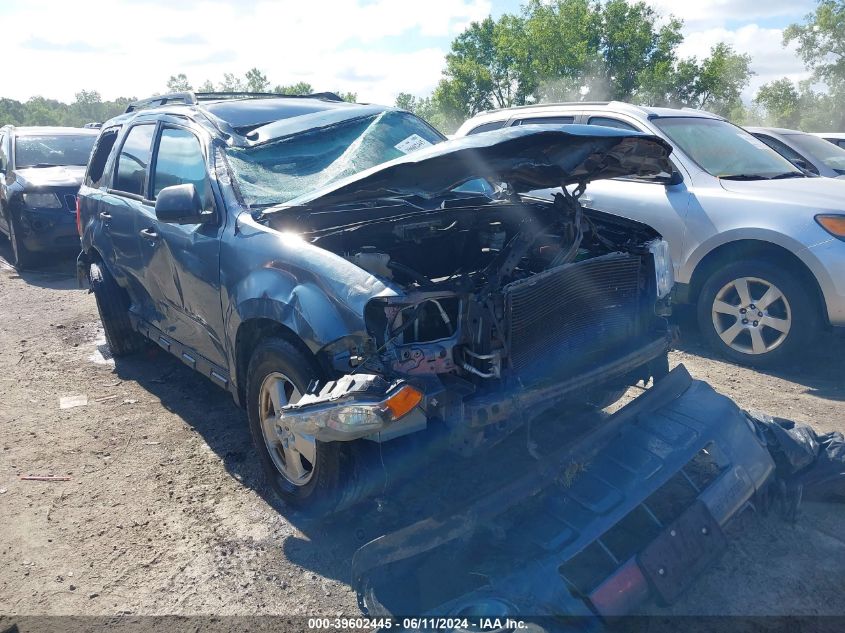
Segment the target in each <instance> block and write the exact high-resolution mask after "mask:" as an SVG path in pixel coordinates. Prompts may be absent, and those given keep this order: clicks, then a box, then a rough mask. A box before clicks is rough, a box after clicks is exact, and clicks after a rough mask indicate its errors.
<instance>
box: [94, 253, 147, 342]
mask: <svg viewBox="0 0 845 633" xmlns="http://www.w3.org/2000/svg"><path fill="white" fill-rule="evenodd" d="M89 275H90V279H91V289H92V290H93V291H94V298H95V299H96V300H97V311H98V312H99V313H100V321H101V322H102V324H103V330H105V333H106V342H107V343H108V344H109V349H111V353H112V355H113V356H115V357H119V356H127V355H129V354H133V353H135V352H137V351H138V350H139V349H141V348H142V347H143V345H144V338H143V337H142V336H141V335H140V334H138V333H137V332H136V331H135V330H133V329H132V323H131V322H130V321H129V297H128V296H127V295H126V291H125V290H124V289H123V288H121V287H120V286H119V285H118V284H117V282H116V281H115V280H114V277H112V275H111V273H110V272H109V271H108V268H106V267H105V266H104V265H103V264H101V263H94V264H91V267H90V269H89Z"/></svg>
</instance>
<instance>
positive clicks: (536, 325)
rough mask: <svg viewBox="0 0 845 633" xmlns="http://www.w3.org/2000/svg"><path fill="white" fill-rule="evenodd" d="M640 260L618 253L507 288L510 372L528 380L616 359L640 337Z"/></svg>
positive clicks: (521, 280)
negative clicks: (615, 357) (605, 358)
mask: <svg viewBox="0 0 845 633" xmlns="http://www.w3.org/2000/svg"><path fill="white" fill-rule="evenodd" d="M641 267H642V262H641V259H640V258H639V257H637V256H634V255H627V254H622V253H614V254H610V255H605V256H603V257H596V258H593V259H588V260H585V261H582V262H577V263H573V264H565V265H563V266H558V267H557V268H553V269H551V270H548V271H545V272H542V273H539V274H537V275H534V276H532V277H528V278H526V279H520V280H519V281H515V282H512V283H510V284H508V285H507V286H506V287H505V289H504V291H505V312H506V327H507V340H508V344H509V349H510V362H511V368H512V370H513V371H514V372H516V374H517V375H518V376H520V377H522V378H524V379H526V378H531V377H532V376H533V375H535V374H536V375H538V376H542V375H545V376H549V374H550V373H552V374H555V377H559V376H560V372H564V373H565V372H566V371H575V370H576V369H578V368H582V367H584V365H585V364H587V363H589V362H592V361H594V360H595V359H596V358H600V357H601V356H606V355H607V354H608V353H612V354H614V355H617V354H618V353H619V351H620V350H621V348H622V347H623V346H624V345H625V343H626V342H627V341H629V340H630V339H631V338H632V337H636V336H638V335H639V334H640V333H641V328H642V324H641V321H642V320H643V319H641V318H640V307H639V293H640V276H641V274H642V273H641Z"/></svg>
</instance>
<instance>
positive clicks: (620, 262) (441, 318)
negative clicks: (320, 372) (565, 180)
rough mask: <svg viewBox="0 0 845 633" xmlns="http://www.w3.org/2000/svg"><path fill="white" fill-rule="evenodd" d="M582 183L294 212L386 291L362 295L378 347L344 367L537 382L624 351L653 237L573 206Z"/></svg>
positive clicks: (647, 300) (648, 289)
mask: <svg viewBox="0 0 845 633" xmlns="http://www.w3.org/2000/svg"><path fill="white" fill-rule="evenodd" d="M581 192H582V189H580V188H579V189H577V190H576V191H575V192H574V193H571V192H569V191H567V190H566V189H564V190H563V193H558V194H556V196H555V197H554V199H553V200H552V201H547V200H541V199H531V198H524V199H520V198H519V197H517V196H510V197H504V198H502V199H499V200H492V201H491V200H490V199H489V198H486V197H481V196H477V195H470V194H467V195H465V196H460V197H456V196H451V197H450V198H448V199H446V200H445V201H440V202H431V201H425V200H422V199H415V200H413V201H409V200H408V199H394V200H391V199H385V200H381V201H379V202H373V203H371V204H368V205H366V206H365V207H362V206H361V205H357V206H356V207H354V208H343V207H341V208H334V209H332V210H331V211H326V212H311V213H309V214H307V215H305V216H302V217H300V218H297V219H296V220H295V229H296V230H297V232H299V233H300V234H301V235H302V236H303V237H304V238H305V239H307V240H309V241H311V242H312V243H313V244H315V245H317V246H320V247H321V248H324V249H326V250H329V251H332V252H334V253H336V254H339V255H341V256H343V257H345V258H346V259H348V260H349V261H351V262H352V263H354V264H355V265H357V266H359V267H360V268H363V269H365V270H367V271H368V272H370V273H371V274H373V275H375V276H377V277H379V278H381V279H382V280H385V281H386V282H387V283H388V284H389V285H391V286H392V287H393V288H395V289H396V290H397V293H398V294H397V295H396V296H383V297H378V298H376V299H373V300H371V301H370V302H369V304H368V305H367V308H366V311H365V315H364V316H365V321H366V325H367V330H368V332H369V334H370V335H371V336H372V338H373V341H374V344H375V348H376V349H375V350H369V351H368V353H366V354H363V355H362V356H361V357H360V358H357V359H353V361H352V363H351V364H352V368H351V369H354V370H356V371H361V370H363V371H365V372H367V373H376V374H380V375H385V376H397V375H398V376H429V375H440V376H443V375H454V376H459V377H461V378H463V379H464V380H468V381H470V382H472V383H475V384H476V385H479V384H483V383H487V382H490V381H493V382H495V383H500V382H501V381H505V382H511V381H514V380H515V381H519V382H520V383H526V382H531V383H536V382H538V381H546V380H552V381H559V380H560V379H561V377H562V376H563V375H564V374H566V375H571V374H572V373H574V372H576V371H578V370H579V369H582V368H583V367H585V366H586V365H587V364H588V363H589V362H590V361H591V360H592V359H594V358H595V357H596V356H597V355H601V354H602V353H603V352H607V351H608V350H614V352H622V351H624V349H625V348H626V346H628V345H629V344H630V343H631V342H632V341H633V340H634V339H635V338H636V337H637V336H638V335H639V334H641V333H643V332H644V331H645V330H647V329H648V327H649V323H650V321H651V320H652V319H653V318H654V308H655V302H656V301H657V298H658V297H657V291H656V288H655V274H654V263H653V258H652V256H651V252H650V248H651V245H652V244H653V243H655V241H659V236H658V235H657V233H656V232H655V231H653V230H652V229H650V228H649V227H647V226H645V225H642V224H639V223H637V222H633V221H630V220H626V219H623V218H620V217H617V216H611V215H607V214H602V213H599V212H596V211H592V210H585V209H583V208H582V207H581V205H580V203H579V202H578V196H579V195H580V193H581ZM291 219H292V218H290V217H288V218H287V221H286V222H285V223H284V224H285V225H286V226H278V224H281V222H277V223H274V224H276V225H275V226H274V228H294V227H291V226H290V221H291Z"/></svg>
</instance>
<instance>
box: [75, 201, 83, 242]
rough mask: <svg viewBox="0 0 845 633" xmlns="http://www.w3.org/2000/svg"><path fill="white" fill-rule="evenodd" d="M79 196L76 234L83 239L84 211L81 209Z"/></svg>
mask: <svg viewBox="0 0 845 633" xmlns="http://www.w3.org/2000/svg"><path fill="white" fill-rule="evenodd" d="M79 204H80V202H79V196H76V232H77V233H78V234H79V237H82V210H81V209H80V207H79Z"/></svg>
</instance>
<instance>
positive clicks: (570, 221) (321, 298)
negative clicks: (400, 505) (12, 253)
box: [79, 93, 672, 507]
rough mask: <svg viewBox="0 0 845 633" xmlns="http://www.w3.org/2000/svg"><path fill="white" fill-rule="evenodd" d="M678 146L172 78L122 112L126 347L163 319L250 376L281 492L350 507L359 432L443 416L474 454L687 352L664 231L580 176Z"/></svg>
mask: <svg viewBox="0 0 845 633" xmlns="http://www.w3.org/2000/svg"><path fill="white" fill-rule="evenodd" d="M670 151H671V150H670V148H669V146H668V145H667V144H666V143H665V142H663V141H661V140H659V139H657V138H655V137H654V136H649V135H645V134H640V133H636V132H627V131H620V130H611V129H605V128H597V127H595V126H590V127H587V126H559V127H550V126H522V127H518V128H509V129H505V130H499V131H495V132H490V133H488V134H479V135H474V136H471V137H468V138H464V139H459V140H453V141H447V140H446V139H445V138H444V137H443V135H441V134H440V133H439V132H438V131H436V130H435V129H433V128H432V127H431V126H429V125H428V124H427V123H426V122H425V121H423V120H421V119H419V118H417V117H416V116H414V115H412V114H410V113H408V112H405V111H402V110H398V109H395V108H389V107H382V106H375V105H362V104H352V103H345V102H343V101H341V100H340V99H338V98H336V97H335V96H334V95H332V94H320V95H310V96H305V97H290V96H286V97H281V96H272V97H271V96H266V95H263V96H255V95H214V94H203V95H200V94H193V93H180V94H174V95H164V96H160V97H155V98H153V99H149V100H146V101H143V102H139V103H136V104H133V105H131V106H130V107H129V109H128V110H127V112H126V114H124V115H121V116H119V117H116V118H114V119H112V120H110V121H108V122H106V123H104V124H103V126H102V130H101V132H100V136H99V139H98V141H97V144H96V146H95V149H94V152H93V154H92V157H91V161H90V163H89V166H88V172H87V174H86V176H85V181H84V183H83V185H82V188H81V190H80V194H79V197H80V204H79V209H80V220H79V221H80V225H81V234H82V249H83V250H82V253H81V255H80V258H79V267H80V273H81V274H83V275H85V276H87V277H88V279H89V281H90V284H91V287H92V289H93V292H94V294H95V296H96V300H97V306H98V308H99V311H100V316H101V319H102V322H103V327H104V329H105V333H106V337H107V340H108V343H109V345H110V346H111V349H112V351H113V353H114V354H115V356H120V355H122V354H127V353H130V352H132V351H134V350H136V349H138V347H139V344H140V343H141V341H142V340H143V339H145V338H146V339H149V340H152V341H153V342H155V343H157V344H158V345H160V346H161V347H163V348H164V349H165V350H167V351H169V352H170V353H172V354H173V355H174V356H176V357H177V358H179V359H180V360H181V361H182V362H184V363H186V364H187V365H188V366H190V367H191V368H193V369H195V370H196V371H198V372H200V373H201V374H203V375H204V376H206V377H208V378H209V379H210V380H212V381H213V382H215V383H216V384H218V385H219V386H221V387H223V388H225V389H227V390H229V391H230V392H231V393H232V395H233V397H234V398H235V400H236V401H237V402H239V403H241V404H242V405H243V406H244V407H245V408H246V409H247V411H248V417H249V424H250V428H251V432H252V435H253V438H254V441H255V446H256V449H257V451H258V454H259V457H260V460H261V463H262V465H263V467H264V468H265V470H266V472H267V474H268V478H269V480H270V482H271V483H272V485H273V487H274V489H275V490H276V491H277V492H278V493H279V494H280V495H281V496H282V497H283V498H284V499H285V500H287V501H289V502H293V503H299V504H308V505H313V504H316V503H318V502H320V503H321V504H322V502H326V503H327V504H328V506H329V507H336V505H337V503H339V502H341V501H343V502H345V501H348V500H349V498H350V497H349V494H347V495H346V496H344V495H343V494H342V492H343V491H346V492H347V493H348V492H349V486H348V485H347V484H348V483H349V482H350V481H355V480H357V473H358V471H357V468H358V467H359V465H360V464H359V463H358V462H359V460H358V458H356V457H354V456H355V455H360V454H362V453H361V451H358V450H354V449H353V448H352V447H353V446H363V445H367V446H372V445H374V443H379V442H387V441H392V440H393V439H394V438H397V437H400V436H403V435H408V434H412V433H421V434H423V435H426V434H425V433H423V432H424V431H426V429H428V430H433V429H435V428H436V429H439V430H440V431H442V434H437V433H432V434H430V435H437V436H438V437H443V436H444V435H445V437H446V438H447V443H448V445H449V446H451V447H452V448H453V449H455V450H457V451H459V452H461V453H469V452H472V451H474V450H476V449H479V448H481V447H484V446H487V445H489V444H490V443H492V442H496V441H498V440H500V439H502V438H504V437H505V436H506V435H507V434H508V433H510V432H511V431H513V430H514V428H516V427H517V426H519V425H520V424H521V423H523V422H524V421H526V420H528V419H530V416H531V415H533V414H534V413H536V412H539V411H541V410H543V409H544V408H547V407H549V406H552V405H556V404H560V403H563V402H567V401H569V402H575V401H579V402H583V401H585V400H586V401H590V402H592V403H594V404H597V405H604V404H607V403H608V402H610V401H612V400H615V399H617V398H618V397H619V395H620V394H621V392H623V391H624V390H625V388H626V387H627V386H629V385H632V384H634V383H635V382H637V381H639V380H644V381H645V380H648V379H649V378H650V377H652V376H655V377H660V376H662V375H663V374H665V373H666V371H667V361H666V353H667V349H668V347H669V344H670V334H669V328H668V326H667V323H666V320H665V319H664V318H663V316H664V315H665V314H666V313H667V306H666V303H667V299H668V297H667V295H668V293H669V290H670V289H671V286H672V277H671V264H670V262H669V260H668V256H667V246H666V243H665V242H664V241H662V240H661V238H660V236H659V235H658V234H657V233H656V232H655V231H654V230H653V229H651V228H650V227H648V226H645V225H643V224H640V223H637V222H634V221H630V220H625V219H621V218H618V217H615V216H611V215H607V214H603V213H597V212H593V211H590V210H587V209H583V208H582V207H581V206H580V204H579V203H578V200H577V196H578V195H579V194H580V192H582V191H583V189H584V186H585V184H586V183H587V182H588V181H590V180H592V179H595V178H609V177H617V176H624V175H631V174H637V175H639V176H640V177H647V176H653V177H654V178H666V177H669V174H668V173H667V171H666V170H667V169H668V167H669V164H668V161H667V158H668V155H669V152H670ZM561 185H575V187H576V190H575V194H574V195H573V194H569V193H568V192H567V194H561V195H559V196H558V197H557V198H555V199H554V200H553V201H544V200H539V199H530V198H527V197H525V196H524V195H522V194H524V192H527V191H530V190H534V189H539V188H543V187H550V186H561ZM353 440H364V442H363V443H361V442H356V441H353ZM368 442H369V443H370V444H367V443H368ZM364 454H366V451H364Z"/></svg>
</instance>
